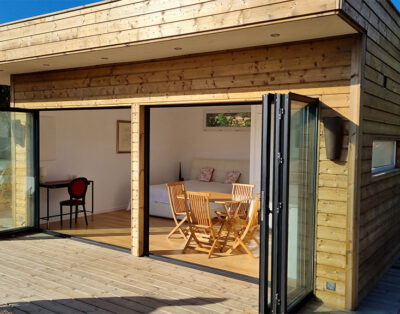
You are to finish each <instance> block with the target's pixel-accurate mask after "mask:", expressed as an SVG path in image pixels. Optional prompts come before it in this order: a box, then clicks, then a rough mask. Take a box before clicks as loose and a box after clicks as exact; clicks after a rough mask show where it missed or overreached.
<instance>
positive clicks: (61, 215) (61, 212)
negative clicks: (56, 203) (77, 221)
mask: <svg viewBox="0 0 400 314" xmlns="http://www.w3.org/2000/svg"><path fill="white" fill-rule="evenodd" d="M62 217H63V207H62V205H61V204H60V226H61V227H62Z"/></svg>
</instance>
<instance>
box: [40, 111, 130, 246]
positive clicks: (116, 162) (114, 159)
mask: <svg viewBox="0 0 400 314" xmlns="http://www.w3.org/2000/svg"><path fill="white" fill-rule="evenodd" d="M130 112H131V111H130V109H100V110H52V111H42V112H40V118H39V121H40V143H39V146H40V217H41V220H40V222H41V227H42V228H45V229H46V228H47V229H50V230H52V231H55V232H60V233H64V234H69V235H74V236H79V237H84V238H86V239H90V240H95V241H99V242H104V243H108V244H113V245H117V246H121V247H126V248H130V247H131V243H130V234H131V230H130V226H131V222H130V208H128V207H129V202H130V197H131V192H130V190H131V188H130V187H131V183H130V180H131V176H130V156H131V154H130V141H131V135H130V119H131V116H130ZM79 177H84V178H87V180H88V185H87V190H86V195H85V205H86V206H85V208H86V213H87V225H86V221H85V215H84V213H83V212H82V210H83V208H82V207H83V206H78V211H79V212H78V219H77V220H75V210H76V208H75V206H73V207H72V221H70V206H69V204H66V206H63V216H62V217H63V221H62V224H61V220H60V202H62V201H68V200H69V199H70V194H69V188H68V184H69V181H71V180H72V179H74V178H79ZM47 206H48V208H49V217H50V218H49V224H48V225H47Z"/></svg>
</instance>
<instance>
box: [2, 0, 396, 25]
mask: <svg viewBox="0 0 400 314" xmlns="http://www.w3.org/2000/svg"><path fill="white" fill-rule="evenodd" d="M98 1H99V0H0V8H1V9H0V24H1V23H7V22H11V21H16V20H20V19H24V18H27V17H31V16H36V15H41V14H46V13H50V12H55V11H60V10H65V9H69V8H73V7H77V6H80V5H84V4H88V3H93V2H98ZM399 1H400V0H399Z"/></svg>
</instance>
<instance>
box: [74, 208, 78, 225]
mask: <svg viewBox="0 0 400 314" xmlns="http://www.w3.org/2000/svg"><path fill="white" fill-rule="evenodd" d="M77 221H78V205H76V206H75V224H76V223H77Z"/></svg>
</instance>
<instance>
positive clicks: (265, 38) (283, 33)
mask: <svg viewBox="0 0 400 314" xmlns="http://www.w3.org/2000/svg"><path fill="white" fill-rule="evenodd" d="M354 33H357V31H356V30H355V29H354V28H353V27H351V26H350V25H349V24H348V23H347V22H346V21H344V20H343V19H342V18H341V17H340V16H339V15H337V14H332V15H327V16H321V17H315V18H304V19H300V20H296V21H290V22H281V23H274V24H268V25H255V26H247V27H243V28H241V29H235V30H230V29H228V30H221V31H219V32H217V33H212V34H201V33H200V34H193V35H189V36H185V37H182V38H166V39H163V40H159V41H152V42H140V43H132V44H130V45H125V46H123V47H114V48H106V49H99V50H90V51H85V52H76V53H68V54H60V55H57V56H51V57H40V58H36V59H32V60H23V61H16V62H11V63H7V64H1V62H0V83H1V81H4V79H5V78H7V77H9V74H19V73H31V72H41V71H49V70H58V69H68V68H77V67H85V66H94V65H101V64H113V63H122V62H134V61H143V60H151V59H160V58H167V57H174V56H180V55H188V54H197V53H204V52H210V51H219V50H228V49H238V48H245V47H253V46H262V45H273V44H279V43H285V42H294V41H303V40H309V39H315V38H326V37H333V36H340V35H348V34H354ZM3 84H4V83H3Z"/></svg>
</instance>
